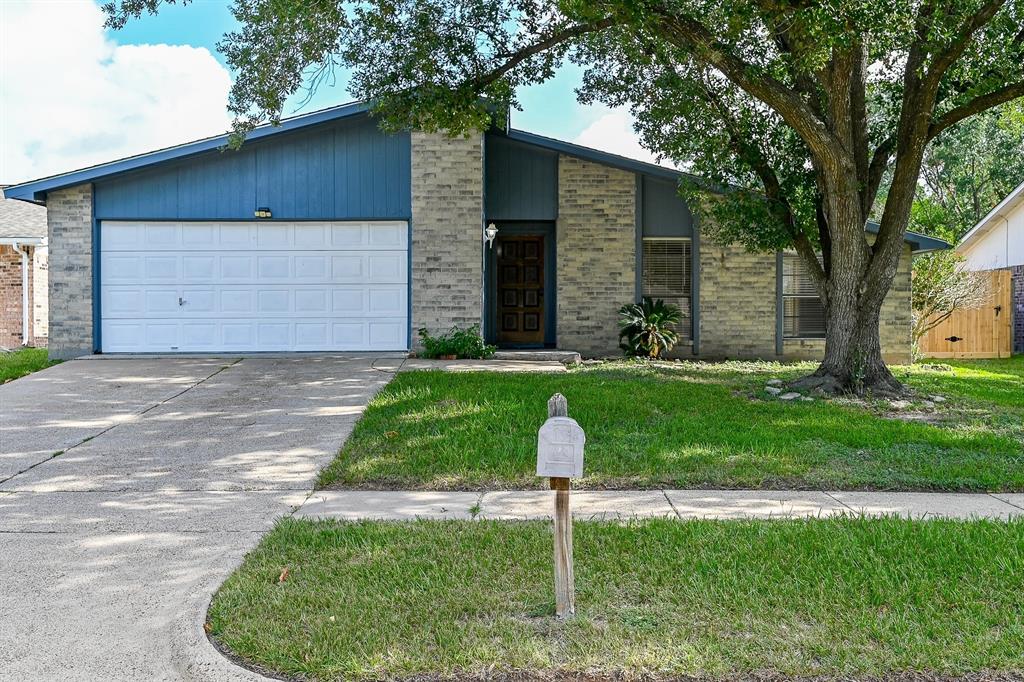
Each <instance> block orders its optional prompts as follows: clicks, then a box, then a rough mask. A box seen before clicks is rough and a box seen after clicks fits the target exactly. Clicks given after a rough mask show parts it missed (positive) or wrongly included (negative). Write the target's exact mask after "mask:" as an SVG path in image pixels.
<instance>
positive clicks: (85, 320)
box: [46, 185, 93, 359]
mask: <svg viewBox="0 0 1024 682" xmlns="http://www.w3.org/2000/svg"><path fill="white" fill-rule="evenodd" d="M46 222H47V225H48V227H49V235H50V241H49V260H50V263H49V273H48V274H49V285H50V291H49V293H50V295H49V305H50V325H49V347H50V357H53V358H61V359H67V358H73V357H77V356H79V355H87V354H89V353H92V352H93V335H92V187H91V186H90V185H78V186H77V187H69V188H68V189H62V190H57V191H55V192H50V193H49V194H48V195H47V198H46Z"/></svg>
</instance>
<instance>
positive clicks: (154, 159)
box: [3, 102, 1024, 254]
mask: <svg viewBox="0 0 1024 682" xmlns="http://www.w3.org/2000/svg"><path fill="white" fill-rule="evenodd" d="M369 109H370V106H369V104H368V103H366V102H353V103H349V104H342V105H339V106H334V107H328V108H326V109H320V110H319V111H313V112H310V113H308V114H302V115H299V116H292V117H291V118H286V119H282V120H281V123H280V125H276V126H275V125H272V124H269V123H268V124H264V125H262V126H258V127H256V128H254V129H253V130H251V131H249V133H248V134H247V135H246V138H245V139H246V141H252V140H258V139H261V138H265V137H269V136H271V135H277V134H280V133H285V132H289V131H294V130H299V129H302V128H307V127H309V126H314V125H319V124H321V123H327V122H330V121H335V120H339V119H344V118H350V117H354V116H359V115H361V114H366V113H367V112H368V111H369ZM496 132H497V134H500V135H504V136H505V137H507V138H508V139H510V140H514V141H517V142H521V143H524V144H528V145H533V146H537V147H542V148H544V149H549V150H551V151H555V152H558V153H561V154H566V155H568V156H573V157H577V158H581V159H586V160H589V161H594V162H595V163H600V164H602V165H606V166H611V167H612V168H620V169H622V170H627V171H632V172H635V173H641V174H644V175H649V176H653V177H658V178H663V179H667V180H679V179H680V178H684V177H685V178H688V179H690V180H694V181H696V182H698V183H700V184H703V185H704V186H705V187H706V188H707V189H708V190H711V191H715V192H721V191H724V190H723V188H721V187H718V186H713V185H711V184H710V183H709V182H708V181H707V180H705V179H703V178H700V177H698V176H695V175H693V174H691V173H686V172H684V171H680V170H675V169H673V168H668V167H665V166H659V165H657V164H653V163H648V162H646V161H639V160H637V159H631V158H628V157H625V156H620V155H618V154H612V153H609V152H604V151H601V150H599V149H593V148H592V147H584V146H582V145H578V144H573V143H572V142H565V141H564V140H557V139H555V138H551V137H545V136H543V135H537V134H535V133H530V132H527V131H525V130H516V129H508V130H505V131H496ZM229 138H230V134H228V133H225V134H223V135H216V136H214V137H208V138H204V139H202V140H196V141H194V142H187V143H185V144H180V145H176V146H174V147H167V148H164V149H158V150H155V151H152V152H146V153H144V154H137V155H135V156H129V157H126V158H123V159H118V160H116V161H110V162H107V163H101V164H97V165H95V166H90V167H88V168H83V169H80V170H76V171H70V172H67V173H60V174H57V175H51V176H49V177H45V178H40V179H38V180H32V181H30V182H25V183H21V184H20V185H13V186H10V187H6V188H4V190H3V192H4V196H5V197H6V198H8V199H20V200H22V201H23V202H45V201H46V193H47V192H49V191H52V190H55V189H60V188H63V187H71V186H73V185H79V184H82V183H85V182H93V181H95V180H98V179H100V178H105V177H108V176H112V175H117V174H120V173H125V172H128V171H132V170H136V169H139V168H144V167H146V166H152V165H155V164H159V163H164V162H166V161H172V160H175V159H182V158H185V157H189V156H193V155H196V154H200V153H202V152H207V151H212V150H215V149H221V148H223V147H225V146H226V145H227V144H228V140H229ZM1022 188H1024V185H1021V187H1018V188H1017V190H1015V191H1017V192H1019V191H1020V190H1021V189H1022ZM1004 203H1005V202H1004ZM997 208H998V207H997ZM43 216H44V217H43V234H44V235H45V224H46V219H45V210H44V211H43ZM866 229H867V231H868V232H872V233H877V232H878V223H875V222H871V221H869V222H868V224H867V225H866ZM906 241H907V242H908V243H909V244H910V245H911V249H912V250H913V252H914V253H915V254H917V253H927V252H929V251H937V250H942V249H948V248H950V245H949V244H947V243H946V242H944V241H942V240H941V239H935V238H933V237H928V236H925V235H922V234H918V233H916V232H909V231H908V232H907V233H906Z"/></svg>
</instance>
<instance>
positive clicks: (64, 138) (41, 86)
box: [0, 0, 231, 183]
mask: <svg viewBox="0 0 1024 682" xmlns="http://www.w3.org/2000/svg"><path fill="white" fill-rule="evenodd" d="M103 19H104V16H103V13H102V12H101V11H100V9H99V7H98V6H97V5H96V4H94V3H92V2H89V1H88V0H66V1H62V2H20V1H17V2H15V1H12V0H0V70H2V74H3V75H2V78H0V182H4V183H10V182H21V181H24V180H30V179H33V178H38V177H42V176H46V175H51V174H54V173H59V172H63V171H69V170H74V169H77V168H82V167H84V166H89V165H92V164H96V163H102V162H104V161H111V160H113V159H117V158H120V157H123V156H129V155H131V154H138V153H140V152H146V151H151V150H153V149H158V148H161V147H167V146H170V145H174V144H179V143H181V142H187V141H189V140H193V139H197V138H200V137H206V136H208V135H213V134H217V133H221V132H224V131H225V130H227V128H228V127H229V125H230V122H231V120H230V116H229V115H228V114H227V111H226V106H227V96H228V90H229V88H230V87H231V77H230V75H229V74H228V72H227V70H226V69H225V68H224V67H223V66H221V65H220V63H219V62H217V60H216V59H215V58H214V57H213V55H212V54H210V52H209V50H207V49H206V48H195V47H191V46H187V45H119V44H117V43H116V42H113V41H111V40H109V39H107V38H106V36H105V35H104V31H103Z"/></svg>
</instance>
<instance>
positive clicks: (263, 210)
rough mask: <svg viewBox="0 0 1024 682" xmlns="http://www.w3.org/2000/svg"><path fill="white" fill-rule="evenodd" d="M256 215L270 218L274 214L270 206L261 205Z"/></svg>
mask: <svg viewBox="0 0 1024 682" xmlns="http://www.w3.org/2000/svg"><path fill="white" fill-rule="evenodd" d="M256 217H257V218H270V217H272V214H271V212H270V209H269V208H267V207H266V206H260V207H259V208H257V209H256Z"/></svg>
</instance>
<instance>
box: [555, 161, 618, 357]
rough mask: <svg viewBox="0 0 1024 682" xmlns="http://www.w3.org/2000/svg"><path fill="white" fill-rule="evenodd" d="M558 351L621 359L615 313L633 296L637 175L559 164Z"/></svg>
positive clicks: (585, 164)
mask: <svg viewBox="0 0 1024 682" xmlns="http://www.w3.org/2000/svg"><path fill="white" fill-rule="evenodd" d="M556 232H557V244H558V248H557V251H558V263H557V275H558V277H557V279H558V311H557V321H558V347H559V348H565V349H569V350H576V351H579V352H580V353H583V354H584V355H590V356H603V355H614V356H618V355H621V351H620V350H619V340H618V319H619V315H618V310H619V308H620V307H622V306H623V305H625V304H626V303H631V302H632V301H633V300H634V299H635V297H636V176H635V175H634V174H633V173H630V172H627V171H623V170H619V169H616V168H610V167H608V166H602V165H600V164H596V163H591V162H589V161H583V160H580V159H576V158H573V157H569V156H561V157H559V159H558V224H557V227H556Z"/></svg>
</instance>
